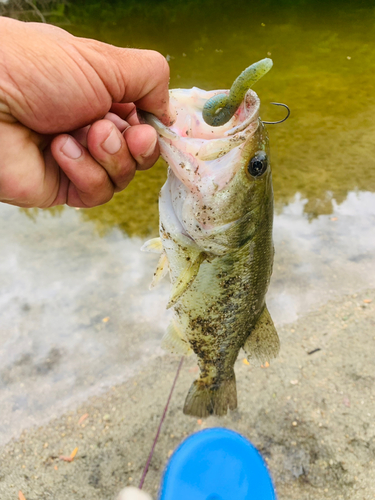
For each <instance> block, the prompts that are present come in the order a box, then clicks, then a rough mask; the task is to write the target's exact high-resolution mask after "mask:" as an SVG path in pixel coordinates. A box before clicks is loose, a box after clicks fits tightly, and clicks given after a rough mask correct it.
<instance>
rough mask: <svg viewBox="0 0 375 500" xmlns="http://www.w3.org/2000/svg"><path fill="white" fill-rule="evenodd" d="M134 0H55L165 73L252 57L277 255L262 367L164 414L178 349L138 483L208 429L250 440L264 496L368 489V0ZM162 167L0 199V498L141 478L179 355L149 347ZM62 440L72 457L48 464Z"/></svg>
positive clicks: (184, 378) (374, 236)
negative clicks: (114, 188)
mask: <svg viewBox="0 0 375 500" xmlns="http://www.w3.org/2000/svg"><path fill="white" fill-rule="evenodd" d="M222 3H223V6H222V9H224V6H225V5H224V4H225V2H222ZM141 4H142V2H140V5H141ZM124 5H125V4H124ZM130 5H133V4H132V3H130ZM145 5H146V6H147V9H144V10H143V11H142V9H141V7H139V6H138V7H134V5H133V7H132V8H133V10H132V11H131V17H129V16H128V14H129V12H125V11H123V10H121V9H125V7H121V6H119V4H118V5H117V7H116V6H115V7H113V9H112V11H105V9H104V11H105V15H104V14H103V16H102V17H101V18H100V19H101V21H100V23H99V22H98V21H93V19H94V14H95V12H96V11H95V7H91V10H90V9H89V8H88V9H87V14H86V17H85V16H83V18H82V23H81V24H80V23H78V22H77V21H75V19H76V18H75V17H74V16H75V14H74V12H73V11H72V10H71V11H70V16H71V24H70V25H67V26H64V27H65V28H68V29H69V30H70V31H72V32H73V33H76V34H81V35H84V36H95V37H97V38H100V39H103V40H105V41H108V42H111V43H115V44H118V45H129V46H138V47H149V48H155V49H157V50H160V51H161V52H162V53H163V54H164V55H166V56H168V59H169V62H170V65H171V72H172V79H171V87H177V86H181V87H189V86H192V85H196V86H200V87H202V88H225V87H229V86H230V85H231V83H232V81H233V80H234V78H235V77H236V76H237V75H238V74H239V72H240V71H241V70H242V69H244V68H245V67H246V66H247V65H248V64H250V63H252V62H254V61H256V60H258V59H261V58H262V57H267V56H270V57H272V58H273V60H274V68H273V69H272V71H271V72H270V74H269V75H267V76H266V77H265V78H264V79H263V80H262V81H261V82H259V84H257V87H256V89H255V90H256V91H257V92H258V93H259V95H260V97H261V100H262V102H263V108H262V117H263V118H264V119H265V120H271V119H274V118H275V119H277V118H278V116H276V115H277V114H278V110H277V109H272V106H271V105H270V104H268V103H269V102H270V101H274V100H276V101H281V102H286V103H287V104H288V105H289V106H290V107H291V109H292V116H291V118H290V119H289V121H288V122H286V123H284V124H282V125H280V126H276V127H274V128H273V129H272V128H271V127H269V128H270V135H271V150H272V161H273V177H274V190H275V200H276V215H275V229H274V237H275V247H276V258H275V266H274V273H273V278H272V282H271V287H270V291H269V293H268V296H267V302H268V306H269V310H270V312H271V314H272V317H273V319H274V321H275V324H276V326H277V328H278V331H279V334H280V338H281V343H282V350H281V354H280V357H279V358H278V359H277V360H275V361H274V362H273V363H272V364H271V366H270V367H268V368H263V369H262V368H258V367H255V366H250V367H249V366H247V365H245V364H244V363H243V361H242V358H243V356H241V355H240V357H239V360H238V362H237V366H236V374H237V384H238V391H239V409H238V411H237V412H234V413H232V414H231V415H229V416H228V417H226V418H224V419H221V420H220V419H213V418H211V419H207V420H203V421H202V422H198V421H197V420H196V419H191V418H188V417H185V416H184V415H183V414H182V406H183V402H184V398H185V394H186V392H187V389H188V387H189V385H190V383H191V381H192V380H193V379H194V378H195V377H196V375H197V373H196V367H195V364H194V360H193V359H190V358H189V359H188V360H186V361H185V364H184V368H183V370H182V372H181V375H180V378H179V381H178V385H177V387H176V392H175V394H174V396H173V400H172V404H171V409H170V411H169V413H168V417H167V420H166V422H165V426H164V428H163V431H162V434H161V437H160V441H159V444H158V446H157V448H156V453H155V456H154V459H153V461H152V464H151V470H150V472H149V475H148V477H147V480H146V485H145V487H146V489H148V491H150V492H155V490H156V488H157V485H158V482H159V478H160V474H161V471H162V469H163V467H164V465H165V463H166V461H167V458H168V455H169V454H170V452H171V450H173V449H174V448H175V447H176V446H177V444H178V443H179V442H180V441H181V439H182V438H183V437H184V436H186V435H188V434H189V433H191V432H193V431H195V430H198V429H200V428H202V427H205V426H212V425H224V426H227V427H229V428H232V429H235V430H238V431H239V432H241V433H243V434H244V435H246V436H248V437H249V438H250V439H251V440H252V442H253V443H254V444H255V445H256V446H258V447H259V449H260V450H261V451H262V453H263V455H264V456H265V458H266V459H267V461H268V464H269V467H270V469H271V472H272V474H273V477H274V480H275V484H276V488H277V491H278V494H279V498H280V499H281V500H284V499H285V500H287V499H288V500H289V499H291V500H294V499H295V500H297V499H298V500H315V499H316V500H318V499H319V500H320V499H321V498H335V499H339V498H342V499H345V500H346V499H351V500H352V499H354V500H357V499H358V500H367V499H370V498H371V499H373V498H375V489H374V485H373V480H372V479H371V478H373V477H374V475H375V463H374V461H375V444H374V443H375V430H374V426H373V416H374V415H375V403H374V390H373V383H374V373H375V370H374V361H373V356H372V353H373V352H374V348H375V339H374V336H375V314H374V304H375V272H374V269H375V232H374V227H375V141H374V138H375V122H374V119H373V116H374V111H375V99H374V92H373V74H374V69H375V68H374V65H375V62H374V61H375V57H374V56H375V46H374V44H373V40H374V36H375V33H374V29H375V28H374V26H375V24H374V23H373V19H374V10H373V8H372V7H367V6H366V3H358V4H357V6H356V7H354V6H350V5H349V4H345V5H346V7H345V8H339V7H338V6H337V5H336V6H335V5H334V4H333V3H332V5H331V4H330V6H328V7H326V8H324V9H323V8H322V7H321V6H320V4H319V3H316V5H315V7H313V6H312V5H314V4H309V6H308V7H306V6H303V5H302V4H299V3H298V2H294V4H293V6H289V4H288V2H281V3H280V4H278V9H277V10H275V9H273V8H272V5H271V4H268V3H266V4H265V7H264V8H263V7H262V9H263V10H261V9H260V8H259V9H258V10H254V9H253V8H252V6H250V5H249V2H238V5H237V4H236V7H233V9H234V11H231V13H229V11H228V10H225V9H224V10H220V9H216V10H215V12H217V16H219V14H220V15H221V17H220V19H223V16H224V18H225V19H224V20H225V27H226V28H225V30H222V29H217V21H218V18H217V17H215V16H210V15H209V14H210V12H211V11H210V9H211V10H212V6H213V4H212V3H211V2H206V3H205V4H204V6H203V7H202V9H201V10H199V12H196V10H194V9H193V3H192V2H190V1H188V2H184V6H183V5H182V4H179V3H178V2H176V5H177V7H176V8H174V9H173V7H170V9H169V10H168V15H166V12H165V11H164V10H163V7H159V10H157V9H156V7H154V6H153V5H154V4H153V3H148V2H145ZM215 5H216V6H217V5H218V3H217V2H215ZM71 9H72V8H71ZM137 9H138V10H137ZM155 9H156V10H155ZM236 9H238V12H237V10H236ZM125 14H126V15H125ZM77 15H78V14H77ZM121 15H122V17H121ZM90 16H92V17H91V18H90ZM111 16H112V17H111ZM194 16H195V17H194ZM90 19H91V21H92V22H91V21H90ZM162 22H163V23H164V24H163V27H164V29H163V34H162V35H161V34H160V26H161V23H162ZM192 23H196V26H197V29H196V32H195V35H194V36H192V35H191V33H192V31H191V25H192ZM165 172H166V171H165V166H164V165H163V164H162V163H161V162H160V163H159V164H158V165H157V166H156V167H155V168H154V169H152V170H151V171H150V172H146V173H140V174H139V175H138V176H137V178H136V180H135V181H134V182H133V183H132V184H131V185H130V186H129V188H128V189H127V190H126V191H125V192H124V193H121V194H119V195H117V196H116V197H115V198H114V200H113V201H111V202H110V203H108V204H106V205H104V206H103V207H97V208H95V209H91V210H87V211H84V210H75V209H68V208H64V209H63V210H54V211H52V212H42V211H29V212H26V211H23V210H19V209H17V208H15V207H10V206H6V205H2V206H0V240H1V259H0V277H1V291H0V408H1V419H0V446H1V447H0V454H1V459H0V460H1V464H2V465H1V469H0V497H1V499H2V500H11V499H14V498H17V492H18V490H22V491H23V493H24V495H25V497H26V499H27V500H37V499H38V500H39V499H41V498H42V499H43V500H44V499H49V498H51V499H52V498H53V499H57V500H64V499H65V498H66V499H68V498H74V499H75V500H81V499H84V498H92V499H93V500H95V499H98V500H99V499H100V500H111V499H113V497H114V495H115V494H116V492H117V491H118V490H119V489H120V488H121V487H122V486H124V485H126V484H137V482H138V481H139V479H140V475H141V471H142V467H143V466H144V463H145V461H146V457H147V454H148V452H149V449H150V447H151V444H152V439H153V436H154V433H155V431H156V427H157V424H158V420H159V418H160V415H161V413H162V410H163V407H164V404H165V401H166V398H167V394H168V391H169V389H170V386H171V383H172V380H173V377H174V373H175V370H176V367H177V364H178V359H177V358H175V357H172V356H169V355H166V354H165V353H164V352H163V351H162V350H161V349H160V347H159V343H160V339H161V336H162V335H163V332H164V330H165V327H166V325H167V324H168V319H169V316H168V312H167V311H166V310H165V305H166V303H167V298H168V293H169V285H168V283H167V281H165V282H163V283H162V284H161V285H160V287H158V288H157V289H155V290H154V291H152V292H150V291H149V290H148V284H149V282H150V280H151V277H152V274H153V272H154V267H155V265H156V260H155V258H154V256H153V255H149V254H143V253H141V252H140V251H139V248H140V247H141V245H142V243H143V242H144V240H145V239H147V238H148V237H150V236H153V235H155V234H156V232H157V220H158V214H157V197H158V191H159V189H160V186H161V185H162V183H163V180H164V178H165ZM318 348H319V349H320V350H319V351H316V352H315V353H314V354H308V353H309V352H311V351H313V350H314V349H318ZM86 414H88V416H87V417H86V418H85V419H84V420H83V421H81V423H80V424H78V422H79V420H80V418H81V417H82V416H83V415H86ZM76 447H78V453H77V456H76V458H75V459H74V461H73V462H71V463H68V462H64V461H61V460H59V456H60V455H69V454H70V453H71V452H72V451H73V450H74V448H76Z"/></svg>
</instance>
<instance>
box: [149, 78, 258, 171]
mask: <svg viewBox="0 0 375 500" xmlns="http://www.w3.org/2000/svg"><path fill="white" fill-rule="evenodd" d="M223 93H227V94H228V93H229V90H214V91H205V90H201V89H199V88H196V87H193V88H192V89H174V90H170V108H171V114H172V116H175V121H174V122H173V124H172V125H171V126H169V127H167V126H166V125H164V124H163V123H162V122H161V121H160V120H158V119H157V118H156V117H155V116H154V115H151V114H150V113H145V112H142V113H141V117H142V118H143V120H144V121H145V122H146V123H148V124H150V125H151V126H152V127H154V128H155V129H156V131H157V132H158V134H159V138H160V139H161V140H162V142H163V143H165V142H167V143H169V144H171V145H173V144H174V145H176V146H177V147H178V148H179V149H180V151H184V152H185V153H187V154H188V155H189V156H190V157H191V158H193V159H196V160H201V161H210V160H214V159H216V158H219V157H221V156H223V155H225V154H226V153H228V152H229V151H231V150H232V149H233V148H235V147H237V146H239V145H241V144H243V143H244V142H246V141H247V140H248V139H249V137H250V136H252V135H253V134H254V132H255V131H256V129H257V128H258V125H259V108H260V100H259V97H258V96H257V94H256V93H255V92H254V91H253V90H251V89H249V90H248V91H247V92H246V94H245V97H244V99H243V101H242V103H241V105H240V106H239V108H238V109H237V111H236V113H235V114H234V115H233V117H232V118H231V119H230V120H229V121H228V122H227V123H225V124H224V125H221V126H218V127H212V126H210V125H208V124H207V123H206V122H205V121H204V119H203V116H202V111H203V107H204V105H205V103H206V102H207V100H208V99H210V98H212V97H213V96H215V95H217V94H223ZM177 142H178V145H177ZM171 167H172V168H173V165H171Z"/></svg>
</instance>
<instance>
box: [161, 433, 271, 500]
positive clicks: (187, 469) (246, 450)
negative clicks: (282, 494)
mask: <svg viewBox="0 0 375 500" xmlns="http://www.w3.org/2000/svg"><path fill="white" fill-rule="evenodd" d="M159 500H276V493H275V490H274V488H273V485H272V480H271V477H270V475H269V472H268V470H267V467H266V465H265V463H264V461H263V458H262V457H261V455H260V453H259V452H258V450H257V449H256V448H254V446H253V445H252V444H251V443H250V442H249V441H248V440H247V439H245V438H244V437H243V436H241V435H240V434H238V433H237V432H233V431H230V430H228V429H222V428H212V429H206V430H203V431H200V432H198V433H196V434H193V435H192V436H189V437H188V438H187V439H186V440H185V441H184V442H183V443H182V444H181V445H180V446H179V447H178V448H177V450H176V451H175V452H174V453H173V455H172V457H171V459H170V461H169V463H168V465H167V467H166V469H165V471H164V475H163V478H162V482H161V487H160V492H159Z"/></svg>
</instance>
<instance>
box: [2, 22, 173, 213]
mask: <svg viewBox="0 0 375 500" xmlns="http://www.w3.org/2000/svg"><path fill="white" fill-rule="evenodd" d="M0 33H1V46H0V201H3V202H5V203H9V204H12V205H17V206H22V207H41V208H46V207H51V206H54V205H60V204H64V203H66V204H68V205H70V206H74V207H92V206H95V205H100V204H102V203H105V202H107V201H108V200H110V199H111V198H112V196H113V193H114V192H116V191H120V190H122V189H124V188H125V187H126V186H127V185H128V184H129V182H130V181H131V180H132V178H133V177H134V174H135V171H136V170H137V169H138V170H144V169H147V168H150V167H151V166H152V165H153V164H154V162H155V161H156V159H157V158H158V156H159V148H158V145H157V135H156V132H155V130H154V129H153V128H152V127H151V126H149V125H146V124H140V123H139V121H138V117H137V113H136V106H137V107H139V108H140V109H143V110H145V111H148V112H150V113H153V114H155V115H156V116H158V117H159V118H160V119H161V120H162V121H163V122H164V123H165V124H168V123H169V121H170V117H169V114H168V106H169V95H168V80H169V67H168V64H167V62H166V60H165V59H164V57H163V56H161V55H160V54H159V53H157V52H154V51H147V50H135V49H122V48H118V47H114V46H112V45H107V44H105V43H101V42H98V41H96V40H89V39H83V38H76V37H74V36H73V35H70V34H69V33H67V32H66V31H64V30H62V29H60V28H57V27H54V26H50V25H45V24H38V23H22V22H20V21H15V20H13V19H8V18H2V17H0Z"/></svg>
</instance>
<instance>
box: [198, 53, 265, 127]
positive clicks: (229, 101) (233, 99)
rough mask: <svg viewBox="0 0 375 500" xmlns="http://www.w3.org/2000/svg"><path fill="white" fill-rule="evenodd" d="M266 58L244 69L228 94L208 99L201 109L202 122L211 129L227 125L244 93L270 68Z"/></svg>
mask: <svg viewBox="0 0 375 500" xmlns="http://www.w3.org/2000/svg"><path fill="white" fill-rule="evenodd" d="M272 65H273V63H272V59H269V58H268V57H267V58H265V59H262V60H261V61H258V62H256V63H254V64H252V65H251V66H249V67H248V68H246V69H245V70H244V71H243V72H242V73H241V74H240V76H239V77H238V78H236V80H235V81H234V83H233V85H232V87H231V89H230V91H229V94H218V95H215V96H214V97H211V99H208V101H207V102H206V104H205V105H204V107H203V111H202V116H203V119H204V121H205V122H206V123H207V124H208V125H211V126H212V127H219V126H221V125H224V123H227V122H228V121H229V120H230V119H231V118H232V116H233V115H234V113H235V112H236V111H237V109H238V108H239V106H240V104H241V102H242V101H243V98H244V96H245V94H246V92H247V91H248V90H249V89H250V88H251V87H252V86H253V85H254V83H256V82H257V81H258V80H260V78H262V76H264V75H265V74H266V73H268V71H269V70H270V69H271V68H272Z"/></svg>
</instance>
